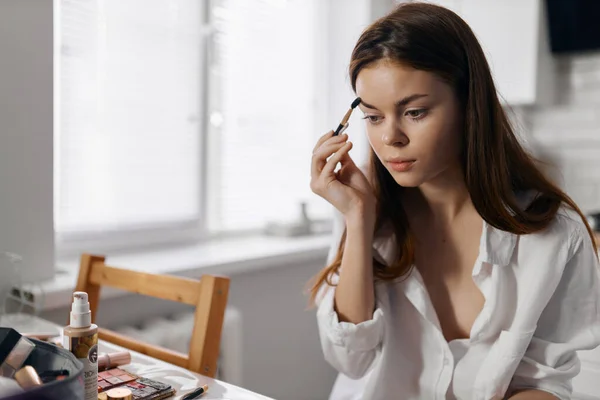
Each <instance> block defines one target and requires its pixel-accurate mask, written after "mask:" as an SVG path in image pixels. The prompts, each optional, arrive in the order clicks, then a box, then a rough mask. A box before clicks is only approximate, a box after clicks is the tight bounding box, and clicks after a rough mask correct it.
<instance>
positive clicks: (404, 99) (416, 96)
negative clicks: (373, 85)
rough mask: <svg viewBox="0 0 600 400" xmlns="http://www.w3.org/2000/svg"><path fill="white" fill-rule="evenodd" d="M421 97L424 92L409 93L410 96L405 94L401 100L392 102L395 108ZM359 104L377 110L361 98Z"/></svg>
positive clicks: (424, 95)
mask: <svg viewBox="0 0 600 400" xmlns="http://www.w3.org/2000/svg"><path fill="white" fill-rule="evenodd" d="M421 97H427V95H426V94H418V93H415V94H411V95H410V96H406V97H405V98H403V99H402V100H398V101H397V102H396V104H394V105H395V106H396V108H400V107H404V106H405V105H407V104H408V103H410V102H411V101H415V100H417V99H420V98H421ZM360 104H362V105H363V106H365V107H367V108H370V109H372V110H377V107H375V106H372V105H370V104H367V103H365V102H364V101H362V100H361V102H360Z"/></svg>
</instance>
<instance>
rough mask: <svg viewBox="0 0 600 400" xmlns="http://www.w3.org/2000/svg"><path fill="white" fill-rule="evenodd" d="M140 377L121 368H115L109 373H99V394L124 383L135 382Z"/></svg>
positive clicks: (108, 371)
mask: <svg viewBox="0 0 600 400" xmlns="http://www.w3.org/2000/svg"><path fill="white" fill-rule="evenodd" d="M138 378H139V376H137V375H134V374H132V373H129V372H127V371H124V370H122V369H120V368H113V369H109V370H107V371H100V372H98V392H105V391H107V390H109V389H112V388H114V387H117V386H122V385H123V384H124V383H128V382H133V381H135V380H136V379H138Z"/></svg>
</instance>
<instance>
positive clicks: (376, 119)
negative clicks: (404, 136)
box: [363, 115, 381, 124]
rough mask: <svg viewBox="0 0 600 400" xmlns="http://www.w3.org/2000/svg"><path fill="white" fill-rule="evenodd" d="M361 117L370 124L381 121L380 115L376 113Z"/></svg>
mask: <svg viewBox="0 0 600 400" xmlns="http://www.w3.org/2000/svg"><path fill="white" fill-rule="evenodd" d="M363 119H366V120H367V121H369V123H371V124H377V123H379V122H381V117H379V116H377V115H365V117H364V118H363Z"/></svg>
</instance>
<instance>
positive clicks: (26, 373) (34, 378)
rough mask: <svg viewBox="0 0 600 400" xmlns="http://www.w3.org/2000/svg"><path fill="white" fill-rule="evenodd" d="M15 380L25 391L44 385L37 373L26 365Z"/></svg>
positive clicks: (16, 375) (18, 372)
mask: <svg viewBox="0 0 600 400" xmlns="http://www.w3.org/2000/svg"><path fill="white" fill-rule="evenodd" d="M15 380H16V381H17V382H18V383H19V385H20V386H21V387H22V388H23V389H25V390H27V389H31V388H32V387H36V386H40V385H41V384H42V380H41V379H40V377H39V375H38V373H37V371H36V370H35V368H33V367H32V366H31V365H26V366H24V367H23V368H21V369H20V370H18V371H17V372H15Z"/></svg>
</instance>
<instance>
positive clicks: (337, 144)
mask: <svg viewBox="0 0 600 400" xmlns="http://www.w3.org/2000/svg"><path fill="white" fill-rule="evenodd" d="M346 140H348V135H342V136H340V137H338V136H335V137H332V138H331V139H330V140H326V141H325V142H324V143H322V144H321V146H319V147H318V148H317V149H316V150H315V152H314V153H313V157H312V163H311V174H312V175H319V174H320V173H321V170H322V169H323V167H324V166H325V163H326V162H327V159H328V158H329V157H330V156H331V155H332V154H333V153H335V152H336V151H338V150H339V149H340V148H341V147H342V146H343V145H344V142H345V141H346Z"/></svg>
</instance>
